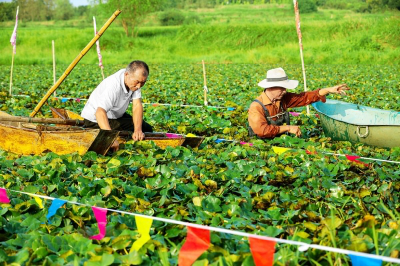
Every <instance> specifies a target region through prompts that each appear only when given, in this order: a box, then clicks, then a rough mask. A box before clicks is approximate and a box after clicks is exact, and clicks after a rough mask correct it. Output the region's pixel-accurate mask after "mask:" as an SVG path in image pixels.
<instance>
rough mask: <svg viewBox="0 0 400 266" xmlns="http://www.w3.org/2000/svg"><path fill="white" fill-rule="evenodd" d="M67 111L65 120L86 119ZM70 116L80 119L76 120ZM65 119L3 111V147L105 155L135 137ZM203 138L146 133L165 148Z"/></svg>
mask: <svg viewBox="0 0 400 266" xmlns="http://www.w3.org/2000/svg"><path fill="white" fill-rule="evenodd" d="M61 111H62V110H61ZM65 114H67V117H66V118H65V117H64V118H65V119H64V121H66V120H67V121H68V122H69V121H72V122H73V123H76V125H81V124H82V123H79V121H81V122H82V120H79V115H77V114H75V113H73V112H70V111H65ZM55 116H57V114H56V115H55ZM70 118H75V119H77V120H75V121H74V120H71V119H70ZM5 120H9V121H5ZM25 120H26V121H25ZM18 121H25V122H18ZM29 121H38V122H41V121H42V122H47V123H48V122H52V124H51V125H42V124H35V123H30V122H29ZM55 121H57V122H55ZM64 121H63V120H62V119H53V120H51V119H46V118H23V117H15V116H11V115H9V114H7V113H5V112H1V111H0V138H1V139H2V141H1V142H0V148H1V149H3V150H5V151H9V152H13V153H16V154H22V155H30V154H36V155H37V154H41V153H44V152H49V151H50V152H54V153H56V154H59V155H62V154H69V153H73V152H78V153H79V154H80V155H83V154H85V153H86V152H88V151H95V152H96V153H99V154H103V155H105V154H106V153H107V152H108V150H109V149H110V147H111V145H112V143H113V142H114V141H115V140H116V139H118V140H120V141H121V142H122V143H124V142H126V141H127V140H130V139H131V134H132V133H131V132H125V131H116V130H101V129H85V128H82V127H79V126H71V125H70V124H69V125H65V124H59V123H61V122H64ZM203 139H204V137H192V138H187V137H185V136H183V135H180V134H172V133H161V132H160V133H146V134H145V141H153V142H154V143H155V144H156V145H157V146H159V147H160V148H163V149H165V148H166V147H167V146H172V147H176V146H181V145H186V146H191V147H198V146H199V145H200V144H201V142H202V141H203Z"/></svg>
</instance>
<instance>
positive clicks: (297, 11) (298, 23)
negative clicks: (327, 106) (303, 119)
mask: <svg viewBox="0 0 400 266" xmlns="http://www.w3.org/2000/svg"><path fill="white" fill-rule="evenodd" d="M293 5H294V14H295V17H296V29H297V37H299V46H300V58H301V68H302V70H303V80H304V91H307V79H306V69H305V67H304V58H303V43H302V36H301V30H300V12H299V3H298V2H297V0H293ZM307 115H310V106H308V105H307Z"/></svg>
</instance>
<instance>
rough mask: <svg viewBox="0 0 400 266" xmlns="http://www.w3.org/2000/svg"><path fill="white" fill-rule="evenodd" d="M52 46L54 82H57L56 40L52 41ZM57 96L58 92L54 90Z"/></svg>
mask: <svg viewBox="0 0 400 266" xmlns="http://www.w3.org/2000/svg"><path fill="white" fill-rule="evenodd" d="M51 47H52V51H53V84H56V51H55V50H56V49H55V47H54V40H52V41H51ZM56 96H57V93H56V92H54V97H56Z"/></svg>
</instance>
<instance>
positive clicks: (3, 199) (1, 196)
mask: <svg viewBox="0 0 400 266" xmlns="http://www.w3.org/2000/svg"><path fill="white" fill-rule="evenodd" d="M0 203H10V199H9V198H8V196H7V191H6V190H5V189H4V188H0Z"/></svg>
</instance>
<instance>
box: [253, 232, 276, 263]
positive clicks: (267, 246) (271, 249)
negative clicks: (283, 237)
mask: <svg viewBox="0 0 400 266" xmlns="http://www.w3.org/2000/svg"><path fill="white" fill-rule="evenodd" d="M249 242H250V251H251V254H252V255H253V260H254V264H255V265H256V266H272V264H274V254H275V244H276V243H275V241H268V240H263V239H258V238H253V237H249Z"/></svg>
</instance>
